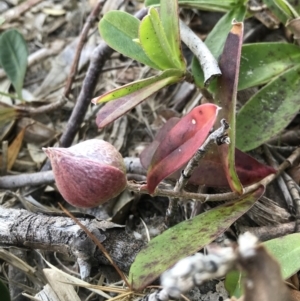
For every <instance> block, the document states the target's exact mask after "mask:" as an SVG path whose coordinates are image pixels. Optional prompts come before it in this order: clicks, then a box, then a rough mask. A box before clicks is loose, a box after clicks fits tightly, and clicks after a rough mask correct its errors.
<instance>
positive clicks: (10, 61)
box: [0, 29, 28, 99]
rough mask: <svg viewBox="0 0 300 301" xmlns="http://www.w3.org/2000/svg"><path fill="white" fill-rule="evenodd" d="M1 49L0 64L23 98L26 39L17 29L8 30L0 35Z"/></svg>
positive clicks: (26, 53)
mask: <svg viewBox="0 0 300 301" xmlns="http://www.w3.org/2000/svg"><path fill="white" fill-rule="evenodd" d="M0 49H1V51H0V65H1V66H2V68H3V69H4V71H5V73H6V75H7V77H8V78H9V79H10V81H11V83H12V84H13V86H14V88H15V90H16V92H17V94H18V97H19V98H20V99H22V88H23V82H24V77H25V73H26V69H27V58H28V50H27V45H26V41H25V40H24V38H23V36H22V35H21V34H20V33H19V32H18V31H17V30H15V29H11V30H7V31H5V32H4V33H3V34H2V35H1V36H0Z"/></svg>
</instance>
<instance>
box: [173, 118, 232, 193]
mask: <svg viewBox="0 0 300 301" xmlns="http://www.w3.org/2000/svg"><path fill="white" fill-rule="evenodd" d="M220 122H221V127H220V128H218V129H217V130H215V131H214V132H212V133H211V134H210V135H209V136H208V138H207V139H206V140H205V142H204V143H203V144H202V146H201V147H200V148H199V149H198V150H197V152H196V153H195V155H194V156H193V158H192V159H191V160H190V161H189V163H188V164H187V166H186V167H185V169H184V171H183V172H182V173H181V175H180V178H179V180H178V181H177V183H176V185H175V188H174V191H180V190H182V189H183V188H184V187H185V185H186V184H187V182H188V180H189V178H190V177H191V176H192V173H193V172H194V170H195V169H196V168H197V167H198V165H199V161H200V160H201V159H202V158H203V157H204V155H205V153H206V152H207V150H208V149H209V148H210V146H211V145H212V144H213V143H217V144H218V145H219V144H223V143H227V144H228V143H229V141H228V137H227V136H226V135H225V132H226V130H227V129H228V128H229V124H228V123H227V122H226V120H225V119H222V120H221V121H220Z"/></svg>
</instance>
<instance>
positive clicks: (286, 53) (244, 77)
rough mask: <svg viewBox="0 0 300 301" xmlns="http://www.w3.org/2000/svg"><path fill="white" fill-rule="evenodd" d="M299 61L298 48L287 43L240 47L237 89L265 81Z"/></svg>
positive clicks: (299, 52) (299, 51)
mask: <svg viewBox="0 0 300 301" xmlns="http://www.w3.org/2000/svg"><path fill="white" fill-rule="evenodd" d="M299 62H300V49H299V47H298V46H296V45H292V44H287V43H257V44H249V45H244V46H243V48H242V57H241V67H240V77H239V85H238V90H243V89H247V88H250V87H254V86H258V85H262V84H265V83H267V82H268V81H270V80H271V79H273V78H274V77H276V76H278V75H279V74H281V73H283V72H284V71H286V70H287V69H289V68H292V67H294V66H295V65H296V64H299Z"/></svg>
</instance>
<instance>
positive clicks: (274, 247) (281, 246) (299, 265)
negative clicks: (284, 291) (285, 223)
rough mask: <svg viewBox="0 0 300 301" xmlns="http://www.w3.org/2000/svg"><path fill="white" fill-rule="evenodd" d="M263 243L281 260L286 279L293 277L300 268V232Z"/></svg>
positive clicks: (283, 275)
mask: <svg viewBox="0 0 300 301" xmlns="http://www.w3.org/2000/svg"><path fill="white" fill-rule="evenodd" d="M263 244H264V245H265V246H266V248H267V249H268V250H269V251H270V253H271V254H272V255H273V256H274V257H275V258H276V259H277V260H278V261H279V264H280V266H281V272H282V277H283V278H284V279H287V278H289V277H291V276H292V275H294V274H296V273H297V272H298V271H299V270H300V261H299V257H300V233H294V234H290V235H286V236H284V237H280V238H275V239H271V240H269V241H267V242H264V243H263Z"/></svg>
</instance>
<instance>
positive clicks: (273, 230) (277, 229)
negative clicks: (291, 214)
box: [239, 222, 296, 241]
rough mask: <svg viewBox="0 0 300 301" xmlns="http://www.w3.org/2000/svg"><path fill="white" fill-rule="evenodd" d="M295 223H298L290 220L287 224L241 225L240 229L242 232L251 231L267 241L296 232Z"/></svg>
mask: <svg viewBox="0 0 300 301" xmlns="http://www.w3.org/2000/svg"><path fill="white" fill-rule="evenodd" d="M295 225H296V224H295V222H290V223H285V224H279V225H272V226H262V227H245V226H239V230H240V232H241V233H245V232H251V233H252V234H254V235H255V236H256V237H257V238H258V239H259V240H260V241H267V240H270V239H273V238H277V237H281V236H285V235H287V234H292V233H294V231H295Z"/></svg>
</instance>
